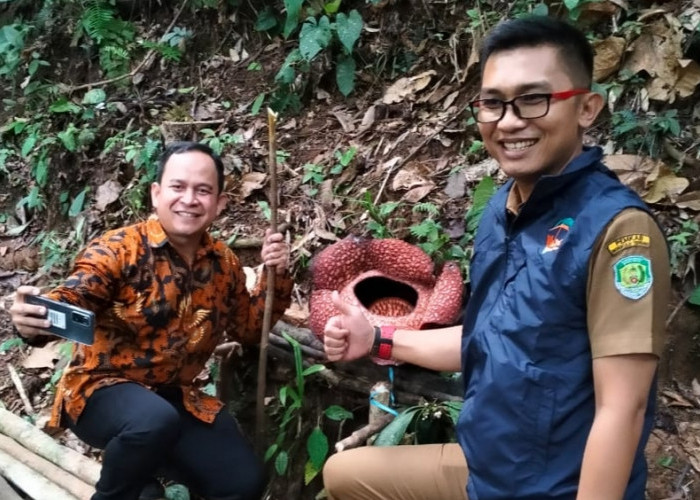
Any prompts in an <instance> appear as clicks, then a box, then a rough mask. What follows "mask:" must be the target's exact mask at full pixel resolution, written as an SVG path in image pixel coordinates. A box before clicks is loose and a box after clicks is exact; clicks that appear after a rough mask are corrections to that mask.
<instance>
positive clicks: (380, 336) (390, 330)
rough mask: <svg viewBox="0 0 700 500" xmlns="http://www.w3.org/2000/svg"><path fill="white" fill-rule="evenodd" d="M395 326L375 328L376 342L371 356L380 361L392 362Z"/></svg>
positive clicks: (373, 344) (371, 350)
mask: <svg viewBox="0 0 700 500" xmlns="http://www.w3.org/2000/svg"><path fill="white" fill-rule="evenodd" d="M395 331H396V327H395V326H390V325H385V326H375V327H374V342H373V343H372V348H371V349H370V356H373V357H375V358H378V359H383V360H391V359H392V352H393V348H394V332H395Z"/></svg>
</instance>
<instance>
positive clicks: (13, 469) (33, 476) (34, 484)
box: [0, 450, 89, 500]
mask: <svg viewBox="0 0 700 500" xmlns="http://www.w3.org/2000/svg"><path fill="white" fill-rule="evenodd" d="M0 473H2V475H3V476H5V477H6V478H8V479H9V480H10V481H12V483H14V484H15V485H17V487H18V488H19V489H21V490H22V491H24V492H25V493H26V494H27V495H29V496H30V497H31V498H32V499H33V500H87V499H86V498H76V497H75V496H73V495H71V494H70V493H68V492H67V491H66V490H64V489H63V488H61V487H59V486H56V485H55V484H54V483H52V482H51V481H49V480H48V479H46V478H45V477H43V476H42V475H41V474H39V473H38V472H36V471H35V470H34V469H32V468H31V467H29V466H27V465H24V464H23V463H21V462H19V461H18V460H16V459H15V458H13V457H12V456H11V455H9V454H8V453H5V452H4V451H2V450H0ZM88 498H89V497H88Z"/></svg>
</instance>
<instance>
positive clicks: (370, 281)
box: [309, 237, 464, 339]
mask: <svg viewBox="0 0 700 500" xmlns="http://www.w3.org/2000/svg"><path fill="white" fill-rule="evenodd" d="M311 275H312V287H313V290H312V293H311V303H310V316H309V323H310V325H309V326H310V328H311V331H312V332H313V333H314V334H315V335H316V336H318V337H319V338H321V339H322V338H323V329H324V327H325V325H326V322H327V321H328V319H329V318H331V317H332V316H335V315H337V314H339V311H338V310H337V309H336V307H335V306H334V305H333V302H332V301H331V294H332V293H333V291H335V290H337V291H338V292H339V294H340V297H341V299H342V300H344V301H345V302H347V303H349V304H353V305H356V306H359V307H360V309H362V311H363V313H364V314H365V316H366V317H367V318H368V319H369V322H370V323H371V324H373V325H378V326H382V325H394V326H396V327H397V328H405V329H411V330H423V329H427V328H436V327H440V326H450V325H453V324H454V322H455V321H456V320H457V319H458V317H459V314H460V312H461V310H462V298H463V292H464V285H463V283H462V275H461V273H460V270H459V266H458V265H457V263H455V262H447V263H445V264H444V266H443V267H442V270H441V271H440V274H439V275H438V276H436V275H435V265H434V264H433V262H432V261H431V260H430V257H428V255H427V254H426V253H425V252H423V250H421V249H420V248H419V247H417V246H414V245H411V244H409V243H406V242H404V241H401V240H396V239H379V240H373V239H360V238H356V237H348V238H345V239H343V240H342V241H339V242H338V243H335V244H333V245H331V246H329V247H326V248H325V249H324V250H323V251H321V252H320V253H319V254H318V255H317V256H316V257H315V258H314V260H313V263H312V265H311Z"/></svg>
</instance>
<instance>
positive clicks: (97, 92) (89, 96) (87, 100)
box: [83, 89, 107, 104]
mask: <svg viewBox="0 0 700 500" xmlns="http://www.w3.org/2000/svg"><path fill="white" fill-rule="evenodd" d="M106 100H107V93H106V92H105V91H104V90H102V89H92V90H90V91H88V92H87V93H86V94H85V96H84V97H83V104H100V103H103V102H105V101H106Z"/></svg>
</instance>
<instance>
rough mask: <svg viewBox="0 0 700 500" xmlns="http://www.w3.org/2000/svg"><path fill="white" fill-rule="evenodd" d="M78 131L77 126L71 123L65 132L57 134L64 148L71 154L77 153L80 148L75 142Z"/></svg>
mask: <svg viewBox="0 0 700 500" xmlns="http://www.w3.org/2000/svg"><path fill="white" fill-rule="evenodd" d="M76 130H77V129H76V128H75V125H73V124H72V123H71V124H70V125H69V126H68V128H67V129H66V130H63V131H61V132H59V133H58V134H56V136H57V137H58V138H59V139H60V141H61V143H62V144H63V147H65V148H66V149H67V150H68V151H70V152H71V153H75V151H76V150H77V149H78V146H77V144H76V142H75V132H76Z"/></svg>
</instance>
